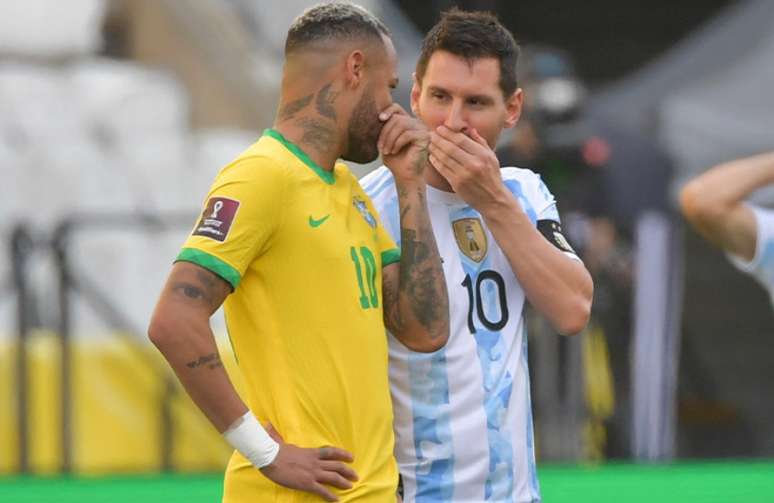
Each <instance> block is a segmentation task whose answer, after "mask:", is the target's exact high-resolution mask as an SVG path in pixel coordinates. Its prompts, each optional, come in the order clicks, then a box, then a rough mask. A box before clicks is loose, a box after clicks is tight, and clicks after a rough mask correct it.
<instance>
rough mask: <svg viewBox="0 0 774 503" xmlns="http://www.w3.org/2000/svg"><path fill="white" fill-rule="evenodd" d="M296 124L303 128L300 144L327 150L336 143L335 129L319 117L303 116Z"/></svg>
mask: <svg viewBox="0 0 774 503" xmlns="http://www.w3.org/2000/svg"><path fill="white" fill-rule="evenodd" d="M296 125H297V126H299V127H301V128H302V129H303V135H302V136H301V144H302V145H304V146H307V145H308V146H310V147H312V148H313V149H315V150H317V151H320V152H327V151H329V150H330V149H331V148H332V147H333V145H334V144H335V143H336V131H334V129H333V128H332V127H331V126H330V125H329V124H327V123H326V122H324V121H322V120H320V119H314V118H311V117H304V118H302V119H298V120H297V121H296Z"/></svg>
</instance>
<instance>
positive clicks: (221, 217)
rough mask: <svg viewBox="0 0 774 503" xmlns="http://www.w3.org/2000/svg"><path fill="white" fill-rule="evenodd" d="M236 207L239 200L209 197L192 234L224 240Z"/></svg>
mask: <svg viewBox="0 0 774 503" xmlns="http://www.w3.org/2000/svg"><path fill="white" fill-rule="evenodd" d="M238 209H239V201H236V200H234V199H229V198H227V197H211V198H210V199H209V200H208V201H207V206H205V207H204V211H203V212H202V217H201V219H200V220H199V223H198V224H196V227H195V228H194V231H193V235H194V236H204V237H207V238H210V239H214V240H215V241H221V242H223V241H225V240H226V236H228V231H229V230H230V229H231V224H232V223H233V222H234V217H235V216H236V213H237V210H238Z"/></svg>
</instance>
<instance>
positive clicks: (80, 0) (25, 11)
mask: <svg viewBox="0 0 774 503" xmlns="http://www.w3.org/2000/svg"><path fill="white" fill-rule="evenodd" d="M106 8H107V0H67V1H64V2H63V1H61V0H24V1H6V2H0V54H2V55H6V56H7V55H11V56H15V57H29V58H46V59H54V58H63V57H69V56H78V55H85V54H92V53H94V52H95V51H97V50H98V49H99V48H100V46H101V44H102V40H101V37H100V29H101V26H102V18H103V16H104V14H105V10H106Z"/></svg>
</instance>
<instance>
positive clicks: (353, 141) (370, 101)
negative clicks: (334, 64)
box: [341, 87, 384, 164]
mask: <svg viewBox="0 0 774 503" xmlns="http://www.w3.org/2000/svg"><path fill="white" fill-rule="evenodd" d="M383 126H384V124H383V123H382V121H380V120H379V110H377V108H376V101H375V100H374V97H373V93H372V92H371V89H370V87H369V88H368V89H366V90H365V91H364V92H363V96H361V97H360V100H359V101H358V102H357V105H355V109H354V110H353V111H352V117H350V119H349V127H348V128H347V151H346V152H344V154H343V155H342V156H341V157H342V159H344V160H345V161H352V162H356V163H358V164H367V163H369V162H371V161H373V160H375V159H376V158H377V157H379V149H378V148H377V145H376V144H377V141H378V140H379V133H381V132H382V127H383Z"/></svg>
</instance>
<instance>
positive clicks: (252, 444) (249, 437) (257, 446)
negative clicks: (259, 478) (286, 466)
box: [223, 410, 279, 468]
mask: <svg viewBox="0 0 774 503" xmlns="http://www.w3.org/2000/svg"><path fill="white" fill-rule="evenodd" d="M223 437H225V439H226V442H228V443H229V444H230V445H231V447H233V448H234V449H236V450H238V451H239V452H240V453H241V454H242V456H244V457H246V458H247V459H249V460H250V462H251V463H252V464H253V465H254V466H255V467H256V468H263V467H264V466H266V465H269V464H271V463H272V461H274V458H276V457H277V453H279V444H278V443H277V442H275V441H274V439H272V438H271V437H270V436H269V434H268V433H266V430H264V429H263V426H261V423H260V422H258V420H257V419H256V418H255V416H254V415H253V413H252V412H250V411H249V410H248V411H247V412H246V413H245V415H244V416H242V417H240V418H239V419H237V421H236V422H235V423H234V424H233V425H232V426H231V428H229V429H228V430H226V431H225V432H223Z"/></svg>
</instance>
